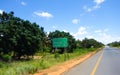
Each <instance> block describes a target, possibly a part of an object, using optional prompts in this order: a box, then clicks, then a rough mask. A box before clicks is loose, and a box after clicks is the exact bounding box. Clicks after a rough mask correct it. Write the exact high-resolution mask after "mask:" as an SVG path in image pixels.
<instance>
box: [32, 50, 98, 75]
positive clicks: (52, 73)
mask: <svg viewBox="0 0 120 75" xmlns="http://www.w3.org/2000/svg"><path fill="white" fill-rule="evenodd" d="M95 53H96V52H91V53H89V54H86V55H84V56H82V57H78V58H75V59H72V60H69V61H66V62H64V63H61V64H59V65H56V66H53V67H51V68H49V69H45V70H42V71H39V72H37V73H36V74H34V75H61V74H62V73H63V72H65V71H67V70H69V69H70V68H72V67H74V66H76V65H77V64H79V63H81V62H83V61H84V60H86V59H88V58H89V57H91V56H92V55H94V54H95Z"/></svg>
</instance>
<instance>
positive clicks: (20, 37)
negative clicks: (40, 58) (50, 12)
mask: <svg viewBox="0 0 120 75" xmlns="http://www.w3.org/2000/svg"><path fill="white" fill-rule="evenodd" d="M44 37H46V34H45V32H44V28H43V27H39V26H38V25H37V24H36V23H31V22H29V21H25V20H23V19H20V18H18V17H15V16H14V12H10V13H5V12H3V13H2V14H0V54H1V55H2V54H11V55H12V56H13V57H18V58H20V57H21V56H30V55H34V54H35V53H36V52H37V51H38V50H39V49H43V46H44V45H43V44H44Z"/></svg>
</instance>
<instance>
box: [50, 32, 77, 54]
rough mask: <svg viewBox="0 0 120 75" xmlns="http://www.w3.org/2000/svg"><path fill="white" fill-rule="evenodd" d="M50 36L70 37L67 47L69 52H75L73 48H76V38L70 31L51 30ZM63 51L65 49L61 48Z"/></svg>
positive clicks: (51, 37)
mask: <svg viewBox="0 0 120 75" xmlns="http://www.w3.org/2000/svg"><path fill="white" fill-rule="evenodd" d="M48 38H50V39H51V40H52V39H53V38H67V39H68V49H67V51H68V52H73V49H74V48H76V43H75V38H74V37H73V36H72V35H71V34H70V33H68V32H64V31H58V30H56V31H54V32H50V33H49V35H48ZM51 48H52V46H51ZM61 51H62V53H63V52H64V49H63V48H61Z"/></svg>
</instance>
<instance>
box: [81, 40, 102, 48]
mask: <svg viewBox="0 0 120 75" xmlns="http://www.w3.org/2000/svg"><path fill="white" fill-rule="evenodd" d="M102 46H104V45H103V44H102V43H101V42H98V41H96V40H94V39H87V38H85V39H83V40H82V42H81V47H82V48H92V47H93V48H99V47H102Z"/></svg>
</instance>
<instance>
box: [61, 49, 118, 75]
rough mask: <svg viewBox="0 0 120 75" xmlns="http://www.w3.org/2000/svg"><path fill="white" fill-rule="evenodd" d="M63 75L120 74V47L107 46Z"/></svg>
mask: <svg viewBox="0 0 120 75" xmlns="http://www.w3.org/2000/svg"><path fill="white" fill-rule="evenodd" d="M62 75H120V49H117V48H111V47H105V48H104V49H103V50H101V51H100V52H98V53H97V54H95V55H93V56H92V57H91V58H89V59H87V60H86V61H84V62H83V63H81V64H79V65H77V66H75V67H74V68H72V69H70V70H69V71H67V72H65V73H63V74H62Z"/></svg>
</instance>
